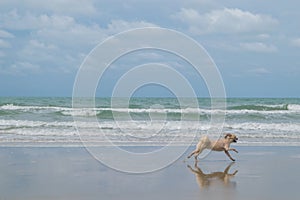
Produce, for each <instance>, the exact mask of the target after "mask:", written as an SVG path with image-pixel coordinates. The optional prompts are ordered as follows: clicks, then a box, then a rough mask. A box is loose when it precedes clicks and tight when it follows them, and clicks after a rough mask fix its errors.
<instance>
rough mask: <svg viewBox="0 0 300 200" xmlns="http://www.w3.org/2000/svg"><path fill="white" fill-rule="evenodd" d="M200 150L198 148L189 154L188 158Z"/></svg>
mask: <svg viewBox="0 0 300 200" xmlns="http://www.w3.org/2000/svg"><path fill="white" fill-rule="evenodd" d="M197 152H198V150H195V151H193V152H192V153H191V155H189V156H188V157H187V158H191V157H192V156H193V155H194V154H196V153H197Z"/></svg>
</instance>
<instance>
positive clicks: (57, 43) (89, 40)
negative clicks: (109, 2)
mask: <svg viewBox="0 0 300 200" xmlns="http://www.w3.org/2000/svg"><path fill="white" fill-rule="evenodd" d="M0 24H1V26H2V27H3V28H4V29H8V30H10V31H12V32H14V31H16V32H22V33H23V35H21V37H18V38H16V39H17V40H20V41H22V42H21V43H20V44H18V47H16V46H13V45H12V48H13V49H14V50H15V51H13V52H14V53H13V54H14V55H11V56H13V59H11V60H14V62H15V63H14V64H12V66H17V67H14V68H17V69H20V68H22V67H24V68H25V67H27V66H28V65H24V64H20V63H31V64H32V65H33V66H40V67H41V71H45V72H49V71H50V72H54V71H61V72H67V73H68V72H71V71H74V70H75V69H77V67H79V66H80V63H81V62H82V60H83V55H86V54H87V53H88V52H89V51H90V50H91V49H92V48H94V47H95V45H97V44H98V43H99V42H101V41H103V40H104V39H106V38H107V37H108V36H111V35H113V34H116V33H118V32H120V31H124V30H127V29H131V28H140V27H149V26H156V25H155V24H152V23H148V22H145V21H125V20H111V21H110V23H108V24H107V25H105V26H100V25H99V24H96V23H83V22H81V21H79V20H77V19H76V18H74V17H71V16H66V15H59V14H36V13H35V14H34V13H20V12H19V11H17V10H12V11H9V12H8V13H3V14H0ZM7 33H8V32H7ZM7 33H6V32H2V35H6V36H8V37H9V36H10V35H8V34H7ZM0 34H1V32H0ZM15 44H16V42H15ZM0 47H9V43H8V42H6V41H4V40H2V39H1V38H0ZM28 71H29V72H30V71H31V70H28Z"/></svg>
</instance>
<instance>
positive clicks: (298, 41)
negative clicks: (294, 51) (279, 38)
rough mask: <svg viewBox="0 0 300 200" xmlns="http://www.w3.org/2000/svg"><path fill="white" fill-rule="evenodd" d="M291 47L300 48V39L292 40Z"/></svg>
mask: <svg viewBox="0 0 300 200" xmlns="http://www.w3.org/2000/svg"><path fill="white" fill-rule="evenodd" d="M291 45H293V46H296V47H300V38H296V39H292V40H291Z"/></svg>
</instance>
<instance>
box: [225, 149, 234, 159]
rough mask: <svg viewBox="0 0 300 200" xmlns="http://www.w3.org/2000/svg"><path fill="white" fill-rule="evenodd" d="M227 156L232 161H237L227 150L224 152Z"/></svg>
mask: <svg viewBox="0 0 300 200" xmlns="http://www.w3.org/2000/svg"><path fill="white" fill-rule="evenodd" d="M224 152H225V154H226V155H227V156H228V157H229V158H230V160H232V161H235V159H233V158H232V157H231V155H230V154H229V152H228V151H227V150H224Z"/></svg>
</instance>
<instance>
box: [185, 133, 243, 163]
mask: <svg viewBox="0 0 300 200" xmlns="http://www.w3.org/2000/svg"><path fill="white" fill-rule="evenodd" d="M237 140H238V138H237V137H236V136H235V135H234V134H231V133H228V134H226V135H225V137H224V138H222V139H219V140H216V141H211V140H210V139H209V138H208V137H207V136H203V137H202V138H201V140H200V141H199V142H198V144H197V146H196V149H195V150H194V151H193V152H192V153H191V155H189V156H188V158H190V157H192V156H193V155H194V156H195V160H196V161H197V160H198V156H199V154H200V153H202V151H203V150H204V149H211V150H212V151H224V152H225V154H226V155H227V156H228V157H229V158H230V159H231V160H232V161H235V159H233V158H232V157H231V155H230V154H229V151H234V152H236V153H238V151H237V150H236V149H234V148H230V144H231V143H232V142H237Z"/></svg>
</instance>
